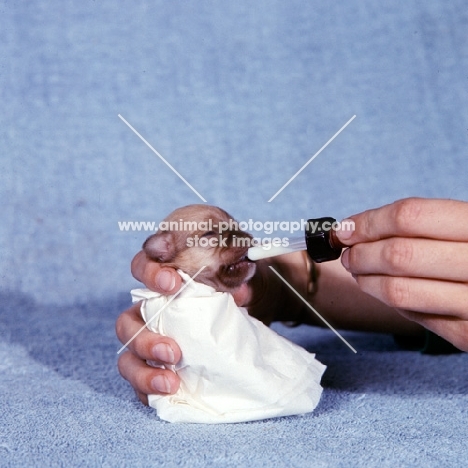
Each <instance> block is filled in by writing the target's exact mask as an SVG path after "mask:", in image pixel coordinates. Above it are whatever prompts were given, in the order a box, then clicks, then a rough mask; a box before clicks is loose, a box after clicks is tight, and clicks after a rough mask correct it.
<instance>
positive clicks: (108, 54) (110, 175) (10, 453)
mask: <svg viewBox="0 0 468 468" xmlns="http://www.w3.org/2000/svg"><path fill="white" fill-rule="evenodd" d="M466 7H467V5H466V1H463V0H454V1H451V2H443V1H432V2H423V1H392V2H386V3H385V4H382V2H372V1H370V0H361V1H344V0H343V1H336V2H319V1H317V0H314V1H310V2H303V1H298V0H288V1H280V0H271V1H263V0H260V1H255V2H251V1H245V0H239V1H236V2H215V1H206V0H200V1H193V0H183V1H182V0H175V1H169V0H164V1H162V0H156V1H142V2H130V1H120V2H111V1H109V0H105V1H96V2H95V1H88V0H85V1H82V2H71V1H58V0H50V1H47V2H25V1H18V2H13V1H9V0H3V1H1V2H0V11H1V18H2V20H1V24H2V25H1V27H0V60H1V62H0V65H1V66H0V92H1V103H2V106H1V109H0V142H1V159H0V194H1V195H0V196H1V200H2V207H1V208H0V210H1V213H2V215H1V216H2V218H1V223H0V243H1V244H0V262H1V266H2V270H1V291H2V293H1V317H0V320H1V329H0V333H1V341H0V372H1V374H0V375H1V381H0V391H1V393H0V394H1V399H0V408H1V413H0V422H1V424H0V427H1V431H2V434H1V437H0V454H1V455H2V460H4V461H5V463H6V465H7V466H24V465H26V466H45V465H47V466H59V465H61V464H67V465H72V466H79V465H81V466H83V465H86V466H149V465H152V464H154V465H157V466H285V467H290V466H426V467H427V466H462V465H463V460H465V459H466V448H465V447H466V439H467V435H468V431H467V427H466V426H467V425H466V420H467V409H466V408H467V407H466V404H467V395H466V394H467V387H468V382H467V373H466V371H467V367H468V366H467V360H466V356H465V355H458V356H451V357H428V356H421V355H419V354H414V353H407V352H403V351H401V350H398V349H397V348H396V347H395V346H394V345H393V342H392V340H391V338H389V337H386V336H379V335H375V336H374V335H365V334H347V335H346V336H347V337H349V340H350V341H352V342H353V345H355V347H356V348H357V349H358V351H359V353H358V355H357V356H354V355H352V353H351V352H350V351H349V349H347V348H346V347H344V346H343V344H342V343H341V342H339V341H337V339H336V338H335V337H334V335H333V334H331V333H330V332H328V331H326V330H315V329H311V328H307V327H300V328H299V329H294V330H287V329H283V328H281V327H279V328H278V329H279V330H280V331H281V332H282V333H286V334H287V335H288V336H289V337H290V338H291V339H293V340H294V341H296V342H299V343H300V344H302V345H304V346H305V347H306V348H307V349H310V350H311V351H313V352H317V354H318V356H319V358H320V359H321V360H322V361H323V362H324V363H325V364H327V365H328V366H329V370H328V371H327V373H326V374H325V380H324V382H325V385H326V387H327V388H326V390H325V393H324V397H323V401H322V402H321V404H320V406H319V408H318V409H317V411H316V412H315V413H313V414H312V415H307V416H305V417H299V418H284V419H279V420H274V421H265V422H257V423H251V424H239V425H231V426H217V427H209V426H208V427H207V426H190V425H188V426H185V425H183V426H180V425H177V426H174V425H170V424H166V423H162V422H160V421H158V419H157V418H156V417H155V415H154V412H153V411H152V410H149V409H147V408H143V407H142V406H141V405H140V404H139V403H137V401H136V399H135V398H134V396H133V394H132V391H131V389H130V388H129V387H128V385H127V384H126V383H125V382H124V381H122V380H121V379H120V378H119V377H118V374H117V370H116V367H115V361H116V351H117V349H118V346H119V345H118V342H117V340H116V338H115V337H114V331H113V324H114V321H115V318H116V317H117V315H118V314H119V312H120V311H121V310H123V308H125V307H126V306H127V305H128V304H129V295H128V293H127V291H128V290H129V289H130V288H132V287H134V286H135V285H136V284H137V283H136V282H135V281H134V280H133V279H132V278H131V277H130V274H129V262H130V259H131V258H132V256H133V254H134V253H135V252H136V251H137V250H138V249H139V247H140V245H141V243H142V242H143V240H144V238H145V237H146V236H147V234H148V233H143V232H121V231H120V230H119V228H118V221H128V220H134V221H159V220H161V218H162V217H163V216H165V215H166V214H168V213H169V212H170V211H172V210H173V209H174V208H176V207H178V206H181V205H185V204H189V203H198V202H200V199H199V198H198V197H197V195H196V194H195V193H194V192H192V191H191V190H190V189H189V188H188V187H187V186H186V185H185V184H184V183H183V182H182V181H181V180H180V179H179V178H178V177H177V176H176V175H175V174H174V173H173V172H172V171H171V170H170V169H169V168H168V167H167V166H166V165H164V163H163V162H162V161H161V160H160V159H158V157H157V156H156V155H155V154H154V153H152V152H151V150H150V149H149V148H148V147H147V146H145V145H144V144H143V143H142V141H141V140H140V139H139V138H138V137H137V136H136V135H135V134H134V133H133V132H132V131H131V130H130V129H129V128H128V127H127V126H126V125H125V124H124V123H123V122H122V120H121V119H119V117H118V114H121V115H122V116H123V117H124V118H125V119H127V120H128V122H129V123H130V124H132V125H133V126H134V127H135V129H137V130H138V131H139V132H140V133H141V135H142V136H144V137H145V138H146V139H147V140H148V142H149V143H150V144H152V145H153V146H154V148H155V149H157V150H158V151H159V152H160V153H161V154H162V155H163V156H164V157H165V158H166V159H167V160H168V161H169V162H170V163H171V164H172V165H173V166H174V167H175V168H176V169H177V170H178V171H179V172H180V173H181V174H182V175H183V176H184V177H185V178H186V179H187V180H188V181H189V182H190V184H192V185H193V187H195V188H196V190H198V191H199V192H200V193H201V195H202V196H203V197H204V198H206V199H207V201H208V202H209V203H211V204H216V205H219V206H221V207H223V208H225V209H226V210H227V211H229V212H230V213H231V214H233V215H234V216H235V217H236V218H238V219H240V220H246V219H249V218H253V219H255V220H262V221H266V220H296V219H301V218H307V217H312V216H322V215H331V216H335V217H337V218H342V217H345V216H347V215H350V214H352V213H354V212H357V211H361V210H364V209H366V208H371V207H376V206H380V205H382V204H384V203H388V202H391V201H393V200H395V199H398V198H402V197H406V196H412V195H417V196H427V197H445V198H455V199H462V200H468V184H467V176H468V159H467V150H466V148H467V143H468V141H467V140H468V136H467V134H468V130H467V129H468V106H467V102H468V100H467V97H468V96H467V94H468V82H467V79H468V78H467V77H468V40H467V34H466V30H467V26H468V10H467V8H466ZM353 115H356V118H355V119H354V120H353V121H352V122H351V123H350V125H349V126H348V127H347V128H346V129H345V130H344V131H343V132H342V133H341V134H340V135H339V136H338V137H337V138H336V139H335V141H333V142H332V143H331V144H330V145H329V146H328V147H327V148H326V149H325V150H324V151H323V152H322V153H321V154H320V155H319V156H318V157H317V158H316V159H315V160H314V161H313V162H312V163H311V164H310V165H309V166H308V167H307V168H306V169H304V170H303V171H302V172H301V173H300V175H299V176H297V178H296V179H294V181H293V182H292V183H291V184H290V185H289V186H288V187H287V188H285V189H284V190H283V191H282V192H281V193H280V194H279V195H278V196H277V197H276V198H275V199H274V200H273V201H272V202H271V203H268V200H269V199H270V198H271V197H272V196H273V195H274V194H275V193H276V192H277V190H279V188H280V187H281V186H282V185H283V184H284V183H285V182H286V181H287V180H288V179H289V178H290V177H291V176H292V175H293V174H294V173H295V172H296V171H297V170H299V168H300V167H301V166H302V165H303V164H304V163H305V162H306V161H307V160H308V159H309V158H310V157H311V156H312V155H313V154H315V153H316V151H318V149H319V148H320V147H321V146H322V145H324V144H325V143H326V142H327V141H328V139H329V138H331V136H332V135H333V134H334V133H335V132H337V131H338V129H339V128H341V127H342V126H343V125H344V124H345V123H346V122H347V121H348V120H349V119H350V118H351V117H352V116H353ZM449 228H450V227H447V229H449Z"/></svg>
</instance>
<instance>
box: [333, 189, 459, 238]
mask: <svg viewBox="0 0 468 468" xmlns="http://www.w3.org/2000/svg"><path fill="white" fill-rule="evenodd" d="M350 220H351V221H354V224H355V226H354V227H355V228H354V230H352V229H343V230H337V231H336V234H337V236H338V238H339V239H340V240H341V241H342V242H344V243H345V244H346V245H354V244H356V243H359V242H369V241H375V240H379V239H385V238H388V237H394V236H402V237H424V238H431V239H441V240H452V241H468V203H466V202H461V201H456V200H439V199H424V198H406V199H404V200H399V201H396V202H394V203H391V204H389V205H385V206H383V207H381V208H377V209H373V210H368V211H365V212H363V213H360V214H357V215H354V216H351V217H350ZM345 221H348V220H344V221H342V224H343V225H346V224H345Z"/></svg>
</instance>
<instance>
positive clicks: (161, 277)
mask: <svg viewBox="0 0 468 468" xmlns="http://www.w3.org/2000/svg"><path fill="white" fill-rule="evenodd" d="M131 271H132V275H133V276H134V277H135V279H137V280H138V281H141V282H142V283H143V284H144V285H145V286H146V287H147V288H148V289H151V290H152V291H156V292H159V293H161V294H174V293H176V292H177V291H178V290H179V289H180V285H181V284H182V278H181V277H180V275H179V274H178V273H177V272H176V271H175V270H174V268H170V267H166V266H164V264H159V263H157V262H155V261H153V260H150V259H148V257H147V256H146V254H145V252H143V251H140V252H138V253H137V254H136V255H135V257H134V258H133V260H132V264H131Z"/></svg>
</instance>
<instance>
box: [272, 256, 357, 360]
mask: <svg viewBox="0 0 468 468" xmlns="http://www.w3.org/2000/svg"><path fill="white" fill-rule="evenodd" d="M270 269H271V270H272V271H274V272H275V274H276V275H277V276H278V277H279V278H280V279H281V280H282V281H283V283H284V284H285V285H286V286H288V287H289V289H291V291H292V292H293V293H294V294H296V296H297V297H298V298H299V299H300V300H301V301H302V302H303V303H304V304H305V305H306V306H307V307H308V308H309V309H310V310H312V312H314V314H315V315H317V317H318V318H319V319H320V320H321V321H322V322H323V323H324V324H325V325H326V326H327V327H328V328H329V329H330V330H331V331H332V332H334V333H335V335H336V336H337V337H338V338H340V340H342V341H343V342H344V343H345V344H346V345H347V346H348V347H349V348H350V349H351V351H353V353H357V351H356V350H355V349H354V348H353V347H352V346H351V345H350V344H349V343H348V342H347V341H346V340H345V339H344V338H343V337H342V336H341V335H340V334H339V333H338V332H337V331H336V330H335V329H334V328H333V327H332V326H331V325H330V324H329V323H328V322H327V321H326V320H325V319H324V318H323V317H322V316H321V315H320V314H319V313H318V312H317V311H316V310H315V309H314V308H313V307H312V306H311V305H310V304H309V303H308V302H307V301H306V300H305V299H304V298H303V297H302V296H301V295H300V294H299V293H298V292H297V291H296V290H295V289H294V288H293V287H292V286H291V285H290V284H289V283H288V282H287V281H286V280H285V279H284V278H283V277H282V276H281V275H280V274H279V273H278V272H277V271H276V270H275V269H274V268H273V267H272V266H271V265H270Z"/></svg>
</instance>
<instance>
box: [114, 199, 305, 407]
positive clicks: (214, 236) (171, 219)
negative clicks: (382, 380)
mask: <svg viewBox="0 0 468 468" xmlns="http://www.w3.org/2000/svg"><path fill="white" fill-rule="evenodd" d="M179 221H182V223H183V224H182V225H181V226H180V227H178V222H179ZM230 221H234V220H233V219H232V218H231V216H230V215H228V214H227V213H226V212H225V211H223V210H221V209H219V208H217V207H213V206H207V205H191V206H187V207H183V208H179V209H178V210H176V211H174V212H173V213H171V215H169V216H168V217H167V218H166V219H165V220H164V222H166V223H168V225H169V223H171V226H172V225H174V224H175V226H174V227H172V228H168V229H166V230H160V231H158V232H157V233H156V234H154V235H153V236H150V237H149V238H148V239H147V240H146V241H145V243H144V246H143V251H142V252H140V253H138V254H137V255H136V256H135V258H134V260H133V262H132V273H133V275H134V276H135V278H137V279H138V280H140V281H141V282H143V283H144V284H145V285H146V286H147V288H149V289H151V290H154V291H156V292H159V293H162V294H174V293H175V292H177V291H178V290H179V288H180V286H181V278H180V276H179V275H178V274H177V272H176V271H175V269H180V270H182V271H184V272H185V273H187V274H188V275H189V276H191V277H193V276H194V275H197V276H196V281H197V282H200V283H203V284H206V285H208V286H211V287H213V288H214V289H215V290H216V291H219V292H229V293H231V294H232V295H233V297H234V298H235V301H236V304H237V305H238V306H249V311H250V312H251V314H253V315H255V316H256V317H257V318H258V319H260V320H262V321H263V322H264V323H267V324H269V323H270V322H271V321H272V320H273V319H275V318H276V317H277V315H278V314H277V312H276V310H274V309H275V308H269V307H267V306H265V305H264V301H265V300H267V301H268V302H270V301H271V300H274V303H275V305H276V306H277V307H276V309H278V307H279V308H281V309H282V310H288V317H293V316H294V310H291V307H293V309H295V310H296V313H297V314H298V313H299V310H300V309H302V308H303V305H302V304H301V303H300V301H299V300H297V298H293V299H292V300H290V301H289V302H288V306H289V308H286V307H282V306H283V305H285V301H286V299H287V297H288V295H291V294H288V293H287V292H286V291H285V289H286V288H285V286H284V285H283V284H280V283H281V282H280V281H279V280H278V279H270V280H268V281H266V280H265V273H266V268H267V265H268V264H269V263H270V262H261V263H259V264H258V265H257V264H255V263H253V262H251V261H250V260H248V259H247V257H246V254H247V249H248V247H249V245H250V243H249V242H241V241H242V240H245V241H249V240H250V238H251V236H250V234H248V233H246V232H243V231H241V230H239V229H238V227H236V223H235V222H234V223H230ZM184 223H187V224H184ZM208 226H212V227H208ZM201 239H202V240H203V241H204V242H199V243H195V242H194V240H201ZM208 244H209V245H208ZM300 261H301V262H302V263H303V264H304V260H300ZM202 267H203V270H201V271H200V269H201V268H202ZM279 270H280V271H281V272H282V274H283V275H284V276H285V277H287V278H289V279H290V281H291V282H293V283H294V278H291V271H292V269H291V268H290V267H281V268H279ZM255 272H256V274H255V276H254V273H255ZM293 276H294V275H293ZM300 281H302V282H303V285H300V284H298V285H296V287H297V288H298V289H299V290H301V289H304V288H305V285H306V282H307V281H306V279H301V280H300ZM142 326H143V322H142V319H141V314H140V311H139V306H138V305H137V306H134V307H132V308H130V309H129V310H127V311H126V312H124V313H123V314H122V315H121V317H119V319H118V321H117V324H116V329H117V335H118V336H119V338H120V339H121V340H122V342H123V343H126V342H128V341H129V340H130V339H131V338H132V337H133V336H134V335H135V333H136V332H138V331H139V330H140V328H141V327H142ZM129 349H130V352H128V353H125V354H124V355H122V356H121V357H120V359H119V370H120V372H121V374H122V376H123V377H125V378H126V379H127V380H129V381H130V382H131V384H132V386H133V387H134V388H135V389H137V394H138V396H139V397H140V399H141V400H142V401H144V402H146V395H147V394H148V393H163V394H164V393H174V392H175V391H176V390H177V388H178V385H179V379H178V378H177V376H175V374H173V373H172V372H170V371H166V370H164V369H153V368H150V367H149V366H146V360H152V361H156V362H157V363H160V364H175V363H176V362H178V360H179V359H180V356H181V352H180V349H179V347H178V346H177V344H176V343H175V342H174V341H173V340H170V339H169V338H168V337H160V336H157V335H155V334H154V333H151V332H148V331H146V330H144V331H143V332H142V333H141V334H139V335H138V336H137V337H136V339H135V340H132V341H131V342H130V343H129ZM149 390H151V391H149Z"/></svg>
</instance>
